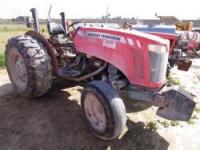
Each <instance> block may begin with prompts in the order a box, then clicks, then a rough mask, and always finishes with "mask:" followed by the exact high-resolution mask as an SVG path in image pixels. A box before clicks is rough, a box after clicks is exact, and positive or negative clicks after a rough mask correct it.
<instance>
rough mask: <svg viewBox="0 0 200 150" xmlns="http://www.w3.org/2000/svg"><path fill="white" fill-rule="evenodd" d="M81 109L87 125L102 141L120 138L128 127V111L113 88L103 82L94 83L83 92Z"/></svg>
mask: <svg viewBox="0 0 200 150" xmlns="http://www.w3.org/2000/svg"><path fill="white" fill-rule="evenodd" d="M81 107H82V111H83V116H84V120H85V122H86V124H87V125H88V127H89V129H90V130H91V131H92V133H93V134H94V135H95V136H97V137H98V138H100V139H104V140H111V139H114V138H116V137H118V136H119V135H120V134H121V133H122V131H123V129H124V128H125V125H126V110H125V106H124V103H123V101H122V99H121V98H120V97H119V96H118V94H117V92H116V91H115V90H114V89H113V87H112V86H111V85H110V84H109V83H106V82H103V81H93V82H91V83H89V84H88V86H87V87H86V88H85V89H84V90H83V92H82V95H81Z"/></svg>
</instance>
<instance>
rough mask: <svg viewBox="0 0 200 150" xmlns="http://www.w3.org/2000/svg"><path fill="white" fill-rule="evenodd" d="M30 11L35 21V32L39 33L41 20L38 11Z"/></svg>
mask: <svg viewBox="0 0 200 150" xmlns="http://www.w3.org/2000/svg"><path fill="white" fill-rule="evenodd" d="M30 11H31V13H32V17H33V20H34V23H33V27H34V30H35V32H38V33H39V32H40V27H39V19H38V16H37V10H36V8H32V9H31V10H30Z"/></svg>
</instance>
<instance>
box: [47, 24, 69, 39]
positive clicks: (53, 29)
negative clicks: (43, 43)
mask: <svg viewBox="0 0 200 150" xmlns="http://www.w3.org/2000/svg"><path fill="white" fill-rule="evenodd" d="M47 29H48V32H49V34H50V35H52V36H55V35H58V34H64V33H65V31H64V28H63V26H62V24H59V23H55V22H49V23H48V24H47Z"/></svg>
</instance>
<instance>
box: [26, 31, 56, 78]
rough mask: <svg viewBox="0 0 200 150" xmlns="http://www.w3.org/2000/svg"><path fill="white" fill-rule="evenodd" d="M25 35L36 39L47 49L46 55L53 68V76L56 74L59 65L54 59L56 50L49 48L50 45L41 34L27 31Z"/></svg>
mask: <svg viewBox="0 0 200 150" xmlns="http://www.w3.org/2000/svg"><path fill="white" fill-rule="evenodd" d="M25 35H29V36H31V37H32V38H34V39H36V40H37V41H39V42H41V43H42V44H43V45H44V46H45V47H46V48H47V49H48V54H49V56H50V57H51V64H52V67H53V73H54V74H55V75H57V74H58V70H59V65H58V60H57V58H56V54H57V52H56V50H55V48H54V47H53V46H51V44H50V43H49V41H48V40H47V39H46V38H45V37H44V36H43V35H41V34H39V33H37V32H35V31H28V32H26V33H25Z"/></svg>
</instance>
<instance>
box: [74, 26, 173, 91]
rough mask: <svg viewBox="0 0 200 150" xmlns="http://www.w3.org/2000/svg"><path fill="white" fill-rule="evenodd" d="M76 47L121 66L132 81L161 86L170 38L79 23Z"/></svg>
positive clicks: (78, 49) (164, 76)
mask: <svg viewBox="0 0 200 150" xmlns="http://www.w3.org/2000/svg"><path fill="white" fill-rule="evenodd" d="M74 43H75V46H76V50H77V51H79V52H81V53H84V54H87V55H90V56H94V57H97V58H100V59H102V60H104V61H106V62H108V63H110V64H112V65H114V66H115V67H116V68H118V69H119V70H120V71H121V72H122V73H123V74H124V75H125V76H126V77H127V79H128V80H129V82H130V83H132V84H137V85H142V86H145V87H150V88H159V87H161V86H162V85H163V84H164V83H165V81H166V70H167V62H168V52H169V41H168V40H165V39H163V38H161V37H158V36H155V35H151V34H147V33H142V32H138V31H128V30H121V29H110V28H96V27H80V28H79V29H78V30H77V32H76V34H75V36H74Z"/></svg>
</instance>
